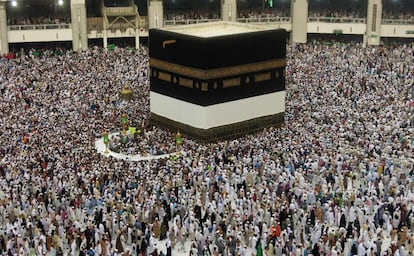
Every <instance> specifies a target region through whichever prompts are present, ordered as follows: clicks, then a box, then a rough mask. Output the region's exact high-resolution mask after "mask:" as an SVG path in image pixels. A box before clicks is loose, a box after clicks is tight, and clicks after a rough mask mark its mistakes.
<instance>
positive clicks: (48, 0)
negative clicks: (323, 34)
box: [7, 0, 414, 16]
mask: <svg viewBox="0 0 414 256" xmlns="http://www.w3.org/2000/svg"><path fill="white" fill-rule="evenodd" d="M9 1H11V0H9ZM63 1H64V5H63V6H59V5H58V4H57V2H58V0H17V2H18V6H17V7H12V6H11V3H10V2H9V3H8V4H7V12H8V15H9V16H22V15H23V16H41V15H53V14H57V15H65V14H66V15H69V13H70V0H63ZM100 1H101V0H86V5H87V10H88V15H89V16H96V15H100V11H99V7H100ZM104 1H105V4H106V5H107V6H124V5H127V4H128V3H130V2H131V1H134V2H135V4H137V5H138V8H139V9H140V13H141V14H142V15H146V13H147V8H146V3H147V0H104ZM263 1H264V0H237V2H238V5H239V7H244V8H262V7H263V6H266V5H265V4H264V3H263ZM267 1H268V0H267ZM290 1H291V0H273V6H274V8H278V7H283V8H289V6H290ZM163 2H164V9H165V10H166V11H168V10H171V9H175V10H176V9H186V10H191V9H193V8H203V7H208V8H214V9H216V8H220V2H221V0H163ZM367 2H368V0H309V9H311V10H312V9H314V10H315V9H318V8H321V9H324V8H335V9H344V10H346V9H347V8H359V9H363V10H366V3H367ZM383 10H384V11H387V10H390V11H393V12H414V0H383Z"/></svg>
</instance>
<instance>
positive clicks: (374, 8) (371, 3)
mask: <svg viewBox="0 0 414 256" xmlns="http://www.w3.org/2000/svg"><path fill="white" fill-rule="evenodd" d="M381 18H382V1H381V0H368V7H367V29H366V31H367V32H366V34H365V35H364V42H366V43H367V44H368V45H379V44H380V42H381Z"/></svg>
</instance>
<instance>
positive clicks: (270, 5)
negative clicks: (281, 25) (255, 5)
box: [269, 0, 273, 8]
mask: <svg viewBox="0 0 414 256" xmlns="http://www.w3.org/2000/svg"><path fill="white" fill-rule="evenodd" d="M269 7H270V8H273V0H269Z"/></svg>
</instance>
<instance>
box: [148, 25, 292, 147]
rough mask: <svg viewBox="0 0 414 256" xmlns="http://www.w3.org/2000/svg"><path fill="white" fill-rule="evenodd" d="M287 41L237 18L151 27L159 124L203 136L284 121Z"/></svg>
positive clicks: (154, 114)
mask: <svg viewBox="0 0 414 256" xmlns="http://www.w3.org/2000/svg"><path fill="white" fill-rule="evenodd" d="M286 39H287V33H286V31H285V30H282V29H267V28H262V27H260V26H255V25H249V24H240V23H232V22H213V23H208V24H194V25H185V26H177V27H168V28H165V29H153V30H150V32H149V52H150V108H151V122H152V123H155V124H158V125H161V126H164V127H168V128H171V129H174V130H177V129H179V130H180V131H181V132H182V133H183V134H185V135H186V136H190V137H193V138H196V139H200V140H203V141H212V140H217V139H221V138H231V137H237V136H240V135H243V134H246V133H249V132H252V131H256V130H260V129H263V128H264V127H268V126H278V125H280V124H281V123H283V120H284V111H285V67H286Z"/></svg>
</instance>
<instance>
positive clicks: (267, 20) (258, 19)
mask: <svg viewBox="0 0 414 256" xmlns="http://www.w3.org/2000/svg"><path fill="white" fill-rule="evenodd" d="M290 19H291V18H290V17H278V16H266V17H249V18H238V19H237V22H241V23H290Z"/></svg>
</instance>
